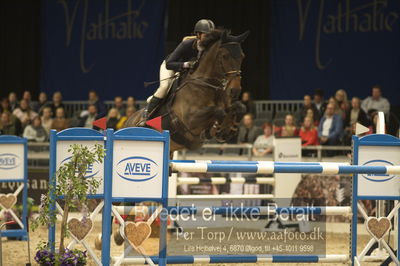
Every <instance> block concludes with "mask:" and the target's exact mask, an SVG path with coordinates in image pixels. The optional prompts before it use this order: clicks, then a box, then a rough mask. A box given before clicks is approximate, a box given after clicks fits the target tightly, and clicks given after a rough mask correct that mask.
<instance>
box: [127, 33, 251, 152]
mask: <svg viewBox="0 0 400 266" xmlns="http://www.w3.org/2000/svg"><path fill="white" fill-rule="evenodd" d="M247 36H248V32H245V33H243V34H242V35H239V36H232V35H230V34H229V32H228V31H226V30H215V31H213V32H211V33H209V34H208V35H207V36H206V38H205V39H204V40H203V41H202V45H203V47H205V50H204V52H203V54H202V56H201V57H200V60H199V62H198V66H197V68H196V69H195V70H194V71H193V72H192V73H188V74H187V76H186V78H184V79H183V80H182V82H181V85H180V86H179V88H177V89H176V90H175V91H174V92H172V95H169V96H167V97H166V99H165V100H164V103H163V104H162V105H161V106H160V108H158V109H156V110H155V111H154V112H153V113H152V114H150V118H154V117H157V116H162V121H163V122H162V127H163V129H167V130H169V131H170V134H171V147H170V150H171V151H175V150H179V149H183V148H187V149H196V148H199V147H201V146H202V144H203V142H204V140H205V139H207V138H216V139H217V140H218V141H220V142H224V141H226V140H227V139H229V138H231V137H232V136H234V135H235V134H237V127H238V124H239V122H240V120H241V118H242V116H243V114H244V107H243V105H242V104H241V103H240V102H239V101H238V97H239V94H240V91H241V71H240V68H241V64H242V60H243V58H244V54H243V51H242V49H241V43H242V42H243V41H244V40H245V39H246V38H247ZM170 94H171V93H170ZM142 112H143V110H139V111H137V112H136V113H135V114H133V115H132V116H131V117H130V118H129V119H128V120H127V121H126V123H125V127H132V126H137V125H138V123H139V122H140V120H141V117H142Z"/></svg>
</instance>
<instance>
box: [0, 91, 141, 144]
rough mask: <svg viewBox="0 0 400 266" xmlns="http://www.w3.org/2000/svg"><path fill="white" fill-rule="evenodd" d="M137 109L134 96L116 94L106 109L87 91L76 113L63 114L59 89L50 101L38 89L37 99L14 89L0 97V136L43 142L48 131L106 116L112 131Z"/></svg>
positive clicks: (28, 93) (91, 92)
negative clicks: (18, 94) (6, 95)
mask: <svg viewBox="0 0 400 266" xmlns="http://www.w3.org/2000/svg"><path fill="white" fill-rule="evenodd" d="M136 110H137V104H136V101H135V98H134V97H132V96H130V97H128V98H127V99H126V104H125V103H124V99H123V98H122V97H120V96H116V97H115V99H114V104H113V106H112V107H111V108H110V109H109V110H108V109H107V106H106V105H105V104H104V102H103V101H101V100H100V99H99V97H98V95H97V92H96V91H94V90H92V91H90V92H89V94H88V101H87V108H86V110H83V111H78V112H77V113H72V114H70V113H67V110H66V106H65V105H64V103H63V101H62V94H61V92H59V91H57V92H55V93H54V94H53V97H52V101H49V100H48V96H47V94H46V93H44V92H41V93H40V94H39V97H38V99H37V101H33V100H32V96H31V93H30V91H24V93H23V94H22V97H21V98H18V97H17V94H16V93H15V92H11V93H9V95H8V97H6V98H3V99H2V100H1V105H0V135H16V136H22V137H25V138H27V139H28V141H36V142H44V141H47V140H48V138H49V131H50V130H51V129H55V130H57V131H61V130H64V129H67V128H70V127H86V128H93V124H92V123H93V121H95V120H96V119H99V118H101V117H104V116H106V117H107V127H108V128H113V129H115V130H117V129H120V128H122V127H123V126H124V123H125V121H126V119H127V117H129V116H130V115H132V114H133V113H134V112H136Z"/></svg>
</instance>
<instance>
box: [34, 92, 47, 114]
mask: <svg viewBox="0 0 400 266" xmlns="http://www.w3.org/2000/svg"><path fill="white" fill-rule="evenodd" d="M49 105H50V104H49V102H48V101H47V94H46V93H45V92H43V91H42V92H41V93H39V101H38V103H37V106H36V110H35V111H36V112H38V113H39V114H40V115H42V112H43V108H44V107H46V106H49Z"/></svg>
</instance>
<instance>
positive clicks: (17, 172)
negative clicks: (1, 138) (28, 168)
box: [0, 143, 25, 180]
mask: <svg viewBox="0 0 400 266" xmlns="http://www.w3.org/2000/svg"><path fill="white" fill-rule="evenodd" d="M24 171H25V165H24V145H23V144H22V143H21V144H20V143H15V144H14V143H13V144H2V145H1V150H0V179H1V180H4V179H8V180H20V179H24Z"/></svg>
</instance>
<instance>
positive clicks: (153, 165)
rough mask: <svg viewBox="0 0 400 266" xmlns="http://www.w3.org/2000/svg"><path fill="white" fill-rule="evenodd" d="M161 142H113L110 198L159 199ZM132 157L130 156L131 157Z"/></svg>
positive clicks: (161, 163) (160, 186)
mask: <svg viewBox="0 0 400 266" xmlns="http://www.w3.org/2000/svg"><path fill="white" fill-rule="evenodd" d="M160 151H163V142H157V141H129V140H115V141H114V150H113V173H112V182H113V184H112V188H113V189H112V197H113V198H129V197H132V196H134V197H137V198H161V197H162V177H163V176H162V169H163V167H164V162H163V152H160ZM133 154H134V155H133Z"/></svg>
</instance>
